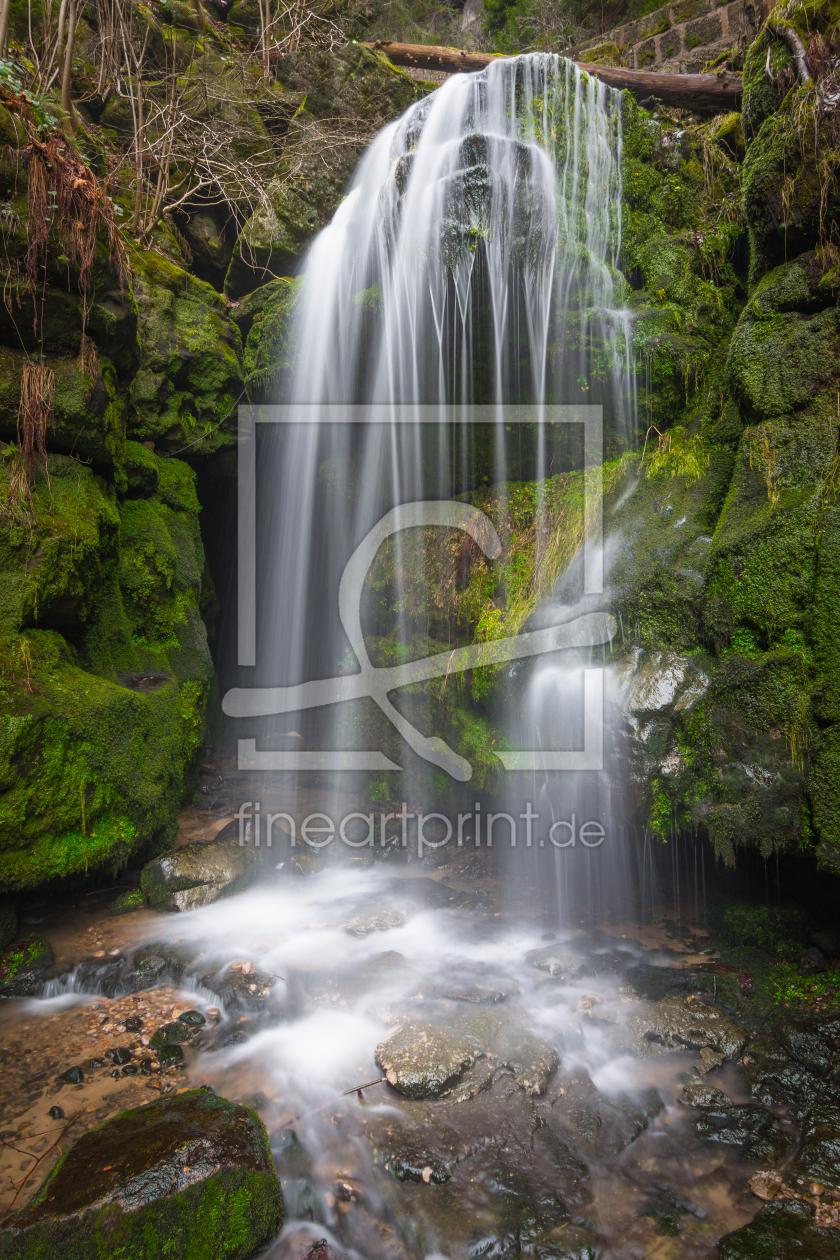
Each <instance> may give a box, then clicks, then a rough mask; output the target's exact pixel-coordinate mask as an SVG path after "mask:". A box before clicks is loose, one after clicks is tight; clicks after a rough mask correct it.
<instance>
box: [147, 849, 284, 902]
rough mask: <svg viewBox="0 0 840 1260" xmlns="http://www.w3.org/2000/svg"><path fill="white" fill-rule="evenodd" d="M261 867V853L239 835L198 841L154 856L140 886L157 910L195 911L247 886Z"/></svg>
mask: <svg viewBox="0 0 840 1260" xmlns="http://www.w3.org/2000/svg"><path fill="white" fill-rule="evenodd" d="M261 869H262V861H261V857H260V854H259V853H258V852H257V851H256V850H255V849H253V848H252V847H251V846H250V845H247V844H246V845H240V843H239V840H238V838H237V837H236V836H223V837H217V838H216V839H215V840H209V841H207V842H206V843H201V842H199V841H196V842H195V843H193V844H185V845H182V846H181V848H180V849H173V850H172V852H171V853H165V854H164V855H163V857H159V858H155V859H154V861H152V862H149V864H148V865H147V866H145V867H144V868H143V873H142V875H141V877H140V886H141V888H142V889H143V892H144V893H145V895H146V898H147V900H148V902H149V904H150V905H152V906H154V907H155V908H156V909H158V910H196V909H198V908H199V907H200V906H209V905H210V904H211V903H212V902H214V901H217V900H218V898H219V897H226V896H230V895H231V894H232V893H236V892H240V891H241V890H242V889H243V888H246V887H247V886H248V884H250V883H251V882H252V881H253V880H254V879H256V877H257V876H258V875H259V873H260V871H261Z"/></svg>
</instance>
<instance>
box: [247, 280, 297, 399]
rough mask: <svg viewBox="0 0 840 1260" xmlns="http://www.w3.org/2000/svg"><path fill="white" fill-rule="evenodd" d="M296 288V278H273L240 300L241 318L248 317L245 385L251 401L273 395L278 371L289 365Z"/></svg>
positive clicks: (269, 397)
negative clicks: (269, 282) (243, 309)
mask: <svg viewBox="0 0 840 1260" xmlns="http://www.w3.org/2000/svg"><path fill="white" fill-rule="evenodd" d="M298 291H299V286H298V283H297V282H296V281H291V282H289V281H285V280H274V281H272V283H271V284H266V285H263V286H262V287H261V288H259V289H257V290H256V292H254V293H252V294H250V296H249V297H246V298H245V299H244V300H243V302H242V306H243V307H244V308H245V311H244V312H243V318H244V319H245V320H248V319H250V330H249V332H248V338H247V341H246V342H245V384H246V387H247V389H248V396H249V398H250V399H251V402H255V403H256V402H267V401H270V400H271V399H272V398H273V397H274V396H276V394H277V391H278V389H279V385H280V380H281V376H282V374H283V373H284V372H288V370H289V368H290V367H291V357H290V346H289V333H290V328H291V316H292V312H293V310H294V306H295V300H296V298H297V294H298ZM257 298H259V304H257V301H256V299H257Z"/></svg>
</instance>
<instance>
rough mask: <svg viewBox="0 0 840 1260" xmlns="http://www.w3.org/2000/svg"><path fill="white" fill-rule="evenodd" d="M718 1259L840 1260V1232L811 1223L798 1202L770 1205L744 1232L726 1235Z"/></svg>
mask: <svg viewBox="0 0 840 1260" xmlns="http://www.w3.org/2000/svg"><path fill="white" fill-rule="evenodd" d="M718 1256H719V1260H805V1257H806V1256H807V1257H808V1260H840V1230H837V1229H825V1228H823V1227H822V1226H819V1225H815V1224H814V1223H813V1221H812V1220H811V1211H810V1208H809V1207H808V1205H807V1204H805V1203H799V1202H797V1201H796V1200H785V1201H784V1202H779V1203H768V1204H767V1206H766V1207H763V1208H761V1210H760V1211H759V1213H758V1215H757V1216H756V1218H755V1220H754V1221H752V1222H751V1223H750V1224H749V1225H745V1226H744V1227H743V1229H738V1230H736V1231H735V1232H734V1233H732V1234H726V1235H725V1236H724V1237H723V1238H722V1239H721V1240H720V1244H719V1247H718Z"/></svg>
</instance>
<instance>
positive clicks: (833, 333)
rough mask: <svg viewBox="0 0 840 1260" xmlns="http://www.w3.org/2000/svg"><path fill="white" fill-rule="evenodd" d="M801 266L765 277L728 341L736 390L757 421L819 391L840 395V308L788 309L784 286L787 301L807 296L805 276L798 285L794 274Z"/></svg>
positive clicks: (784, 412) (800, 404)
mask: <svg viewBox="0 0 840 1260" xmlns="http://www.w3.org/2000/svg"><path fill="white" fill-rule="evenodd" d="M803 270H804V268H802V267H797V266H796V265H795V264H789V265H787V266H782V267H780V268H778V269H777V270H776V271H772V272H771V273H770V274H769V275H767V276H765V277H764V279H763V281H762V282H761V284H760V285H759V286H758V289H757V290H756V292H755V294H754V295H753V297H752V299H751V300H750V302H749V303H748V304H747V306H746V307H745V308H744V311H743V313H742V315H741V318H740V320H739V321H738V326H737V328H736V329H735V333H734V335H733V337H732V341H731V343H730V347H729V360H728V363H727V369H728V373H729V378H730V381H731V384H732V392H733V395H734V397H735V398H736V400H737V401H738V402H739V403H740V405H741V407H742V408H743V410H744V412H745V413H746V414H747V415H748V416H749V417H750V418H751V419H752V420H754V421H761V420H772V419H776V418H779V417H787V416H790V415H791V414H792V413H794V412H797V411H801V410H802V409H803V408H805V407H806V406H808V404H809V403H810V402H811V400H812V399H814V398H815V397H816V396H818V395H820V394H824V393H829V394H831V395H832V397H833V395H834V394H836V384H837V380H838V377H839V376H840V365H838V350H839V349H840V312H838V310H837V308H836V306H831V307H829V308H828V309H825V310H817V311H816V312H813V313H810V312H809V313H805V312H802V311H799V310H795V309H794V310H789V309H785V301H786V297H787V295H785V296H783V292H784V290H787V291H788V293H789V297H787V300H788V301H797V300H800V301H802V302H803V303H804V302H806V301H807V297H808V292H807V289H806V288H805V284H804V281H803V283H801V284H797V279H798V277H797V276H795V275H791V272H792V271H793V272H799V273H800V275H801V273H802V271H803ZM779 273H782V274H781V275H780V274H779ZM774 281H775V284H774ZM803 290H804V292H803ZM829 300H830V299H829Z"/></svg>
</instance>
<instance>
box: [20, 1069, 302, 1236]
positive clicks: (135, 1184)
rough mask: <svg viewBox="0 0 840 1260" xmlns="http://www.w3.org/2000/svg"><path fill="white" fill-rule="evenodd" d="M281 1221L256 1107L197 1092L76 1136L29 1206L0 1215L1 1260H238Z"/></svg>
mask: <svg viewBox="0 0 840 1260" xmlns="http://www.w3.org/2000/svg"><path fill="white" fill-rule="evenodd" d="M282 1218H283V1208H282V1199H281V1195H280V1186H279V1183H278V1181H277V1174H276V1172H275V1170H274V1164H273V1161H272V1158H271V1150H270V1148H269V1144H268V1136H267V1134H266V1131H265V1128H264V1126H263V1124H262V1122H261V1121H260V1119H259V1117H258V1116H257V1115H256V1113H255V1112H253V1111H251V1110H250V1109H249V1108H247V1107H242V1106H237V1105H236V1104H234V1103H231V1102H228V1101H227V1099H224V1098H217V1097H215V1095H213V1093H212V1092H210V1091H207V1090H203V1089H196V1090H189V1091H187V1092H186V1093H183V1094H180V1095H177V1096H174V1097H171V1098H161V1099H159V1100H158V1101H155V1102H152V1103H149V1104H147V1105H146V1106H145V1107H137V1108H135V1109H134V1110H132V1111H124V1112H123V1113H122V1114H121V1115H119V1116H116V1117H115V1118H114V1119H113V1120H108V1121H106V1123H105V1124H103V1125H102V1126H101V1127H100V1128H98V1129H93V1130H92V1131H91V1132H89V1133H86V1134H85V1135H84V1136H83V1137H82V1138H80V1140H79V1141H78V1142H77V1143H76V1145H75V1146H73V1147H72V1149H71V1150H70V1152H69V1154H68V1155H66V1156H65V1157H64V1159H62V1160H61V1161H60V1162H59V1164H58V1165H57V1167H56V1168H55V1170H54V1171H53V1173H52V1174H51V1175H50V1177H49V1178H48V1180H47V1182H46V1183H45V1185H44V1187H43V1189H42V1190H41V1191H40V1193H39V1194H38V1195H37V1197H36V1199H35V1200H34V1201H33V1202H32V1203H31V1204H30V1205H29V1206H28V1207H26V1208H24V1209H23V1211H21V1212H17V1213H15V1214H14V1216H12V1217H7V1218H6V1226H7V1227H6V1228H5V1229H4V1230H3V1231H2V1232H0V1256H2V1257H4V1260H6V1258H7V1260H46V1258H47V1257H49V1256H56V1255H62V1256H64V1257H66V1258H67V1260H98V1258H99V1257H101V1258H102V1260H105V1257H109V1258H110V1257H114V1256H124V1257H125V1258H126V1260H153V1257H158V1256H160V1255H161V1254H162V1249H163V1250H164V1251H165V1254H166V1255H167V1256H171V1257H172V1258H173V1260H200V1258H201V1260H204V1258H205V1257H207V1256H210V1255H212V1256H218V1257H219V1258H220V1260H248V1258H249V1257H251V1256H254V1255H256V1254H257V1253H258V1252H259V1251H262V1250H263V1248H264V1247H266V1246H267V1245H268V1243H269V1242H270V1241H271V1239H272V1238H273V1237H274V1236H275V1234H276V1233H277V1231H278V1229H279V1228H280V1224H281V1222H282Z"/></svg>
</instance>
